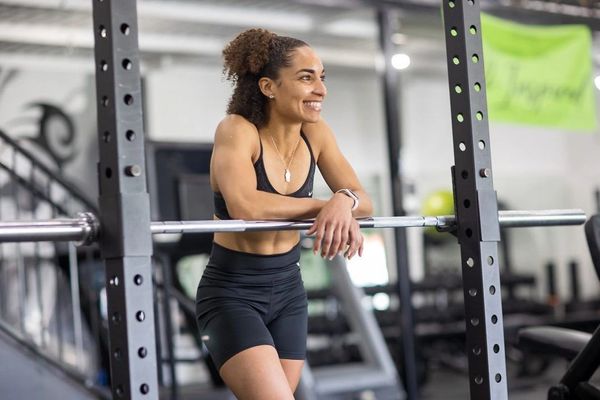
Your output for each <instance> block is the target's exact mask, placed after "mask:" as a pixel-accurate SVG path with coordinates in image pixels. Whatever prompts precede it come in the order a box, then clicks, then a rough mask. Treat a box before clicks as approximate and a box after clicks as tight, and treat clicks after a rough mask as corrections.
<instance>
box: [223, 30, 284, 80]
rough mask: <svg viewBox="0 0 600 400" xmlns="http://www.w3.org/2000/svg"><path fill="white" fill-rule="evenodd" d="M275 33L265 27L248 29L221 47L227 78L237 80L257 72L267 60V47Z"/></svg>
mask: <svg viewBox="0 0 600 400" xmlns="http://www.w3.org/2000/svg"><path fill="white" fill-rule="evenodd" d="M276 36H277V35H276V34H275V33H273V32H270V31H268V30H266V29H260V28H255V29H248V30H246V31H244V32H242V33H240V34H239V35H237V36H236V37H235V39H233V40H232V41H231V42H229V43H228V44H227V46H225V48H224V49H223V58H224V70H225V75H226V76H227V79H231V80H237V79H238V78H239V77H241V76H244V75H246V74H248V73H251V74H258V73H259V72H260V71H261V70H262V69H263V67H264V66H265V65H266V64H267V63H268V62H269V48H270V46H271V43H272V41H273V39H274V38H275V37H276Z"/></svg>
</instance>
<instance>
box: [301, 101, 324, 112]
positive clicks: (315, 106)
mask: <svg viewBox="0 0 600 400" xmlns="http://www.w3.org/2000/svg"><path fill="white" fill-rule="evenodd" d="M304 104H305V105H306V107H308V108H310V109H311V110H313V111H321V108H322V103H321V102H320V101H305V102H304Z"/></svg>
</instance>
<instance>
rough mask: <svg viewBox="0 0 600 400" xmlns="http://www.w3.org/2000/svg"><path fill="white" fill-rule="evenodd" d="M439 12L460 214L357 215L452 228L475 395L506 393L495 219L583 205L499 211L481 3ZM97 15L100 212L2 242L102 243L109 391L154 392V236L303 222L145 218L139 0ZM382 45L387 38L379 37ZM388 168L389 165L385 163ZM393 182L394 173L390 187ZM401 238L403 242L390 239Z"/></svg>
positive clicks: (406, 320) (448, 1) (573, 219)
mask: <svg viewBox="0 0 600 400" xmlns="http://www.w3.org/2000/svg"><path fill="white" fill-rule="evenodd" d="M443 10H444V24H445V28H444V29H445V36H446V49H447V62H448V76H449V85H450V99H451V113H452V129H453V143H454V144H453V150H454V157H455V164H456V165H455V166H454V167H452V176H453V188H454V200H455V214H456V215H455V216H439V217H402V216H400V217H387V218H386V217H384V218H370V219H364V220H360V221H359V223H360V224H361V227H365V228H369V227H371V228H383V227H395V228H398V227H403V228H404V227H410V226H421V227H423V226H436V227H437V228H439V229H441V230H453V231H454V232H455V234H456V236H457V238H458V241H459V244H460V248H461V259H462V272H463V282H464V298H465V317H466V321H467V326H466V333H467V335H466V336H467V351H468V360H469V382H470V391H471V398H473V399H478V400H488V399H493V400H506V399H507V398H508V394H507V379H506V364H505V355H504V337H503V322H502V301H501V291H500V278H499V269H498V262H497V258H498V257H497V242H498V241H499V240H500V234H499V227H500V225H502V226H513V227H515V226H517V227H518V226H550V225H575V224H582V223H583V222H584V221H585V215H584V214H583V212H582V211H581V210H545V211H538V212H535V211H507V212H503V211H501V212H498V207H497V199H496V192H495V191H494V187H493V180H492V169H491V156H490V141H489V132H488V130H489V128H488V120H487V105H486V97H485V79H484V73H483V71H484V70H483V51H482V43H481V35H480V33H481V25H480V7H479V4H478V0H443ZM386 15H387V14H386V10H380V14H379V22H380V27H382V29H381V34H382V35H384V34H387V33H389V32H390V31H391V28H390V26H389V20H386V19H385V17H386ZM93 21H94V22H93V24H94V40H95V65H96V89H97V91H96V92H97V96H98V99H97V118H98V141H99V152H100V161H99V163H98V179H99V187H100V195H99V204H100V211H99V215H98V216H97V217H96V216H94V215H92V214H89V213H84V214H82V215H80V216H79V217H78V218H75V219H63V220H49V221H35V222H12V223H11V222H3V223H0V242H6V241H32V240H33V241H41V240H55V241H59V240H76V241H80V242H82V243H89V242H92V241H95V240H99V242H100V247H101V252H102V257H103V258H104V260H105V265H106V287H107V300H108V316H109V337H110V344H109V348H110V365H111V378H112V379H111V381H112V393H113V397H114V398H115V399H155V400H156V399H158V380H157V355H156V343H155V340H156V339H155V332H154V327H155V325H154V312H153V296H152V271H151V255H152V234H155V233H185V232H215V231H243V230H282V229H307V228H308V227H309V226H310V222H308V221H219V222H218V223H216V222H214V221H189V222H187V221H186V222H184V221H165V222H151V221H150V206H149V197H148V193H147V187H146V177H145V173H144V171H145V160H144V135H143V124H142V108H141V103H142V96H141V84H140V71H139V51H138V29H137V10H136V1H135V0H93ZM386 21H387V22H386ZM386 24H387V25H386ZM382 41H383V43H384V44H385V41H386V39H382ZM388 44H389V43H388ZM384 50H385V48H384ZM387 89H390V87H389V85H388V87H387ZM387 89H386V99H387V100H388V101H389V103H386V114H387V116H388V124H387V125H388V131H389V132H388V134H389V135H392V134H394V133H397V132H398V130H399V127H398V120H397V118H396V117H391V115H392V113H393V112H395V109H396V108H397V102H396V101H394V100H393V98H394V96H393V92H392V91H391V90H387ZM394 121H395V122H394ZM394 143H395V144H394ZM391 144H392V145H393V146H392V147H393V148H392V149H391V153H390V157H394V156H395V155H394V154H392V153H393V151H394V148H396V147H397V146H399V143H397V142H392V143H391ZM395 165H396V163H391V166H392V167H393V168H394V166H395ZM396 166H397V165H396ZM395 173H397V171H395V172H394V171H392V174H395ZM398 185H399V181H398V182H396V183H395V185H394V188H395V189H394V192H396V191H397V189H398V188H399V186H398ZM396 200H397V199H396ZM100 228H101V229H100ZM401 231H402V230H399V232H401ZM399 237H402V236H399ZM399 242H402V240H401V239H397V243H399ZM404 242H405V240H404ZM400 244H402V243H400ZM404 264H406V263H404ZM400 267H401V268H399V272H402V274H399V277H400V276H407V274H406V273H407V267H408V266H407V265H403V266H402V265H401V266H400ZM400 269H402V271H400ZM399 289H400V292H401V293H400V295H401V297H402V298H403V299H409V300H410V286H409V285H408V281H406V282H404V283H403V284H402V285H400V286H399ZM403 290H404V291H403ZM407 304H409V302H408V303H407ZM404 309H405V310H406V314H405V315H403V328H409V329H411V328H412V321H411V318H412V314H411V312H412V311H411V308H410V307H404ZM403 312H404V311H403ZM408 334H409V335H411V334H412V331H409V332H408ZM411 379H412V378H409V379H408V380H409V382H407V388H408V395H409V398H410V399H416V397H417V393H416V387H414V382H413V383H411ZM411 385H412V386H411ZM411 387H412V389H411Z"/></svg>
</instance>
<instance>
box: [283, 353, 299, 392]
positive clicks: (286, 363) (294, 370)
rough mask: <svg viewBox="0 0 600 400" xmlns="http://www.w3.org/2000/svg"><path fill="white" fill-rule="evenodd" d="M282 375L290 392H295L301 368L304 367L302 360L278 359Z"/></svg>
mask: <svg viewBox="0 0 600 400" xmlns="http://www.w3.org/2000/svg"><path fill="white" fill-rule="evenodd" d="M279 361H280V362H281V367H282V368H283V373H284V374H285V377H286V378H287V381H288V384H289V385H290V389H291V390H292V392H295V391H296V388H297V387H298V383H299V382H300V377H301V376H302V367H303V366H304V360H285V359H280V360H279Z"/></svg>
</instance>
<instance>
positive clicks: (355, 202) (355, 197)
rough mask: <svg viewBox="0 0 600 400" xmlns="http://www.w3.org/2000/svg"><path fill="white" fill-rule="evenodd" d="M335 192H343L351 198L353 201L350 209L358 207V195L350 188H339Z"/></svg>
mask: <svg viewBox="0 0 600 400" xmlns="http://www.w3.org/2000/svg"><path fill="white" fill-rule="evenodd" d="M336 193H343V194H345V195H346V196H348V197H350V198H351V199H352V201H354V203H353V204H352V208H351V209H350V211H354V210H356V209H357V208H358V204H359V203H360V200H359V199H358V196H357V195H356V193H354V192H353V191H352V190H350V189H340V190H337V191H336Z"/></svg>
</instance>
